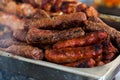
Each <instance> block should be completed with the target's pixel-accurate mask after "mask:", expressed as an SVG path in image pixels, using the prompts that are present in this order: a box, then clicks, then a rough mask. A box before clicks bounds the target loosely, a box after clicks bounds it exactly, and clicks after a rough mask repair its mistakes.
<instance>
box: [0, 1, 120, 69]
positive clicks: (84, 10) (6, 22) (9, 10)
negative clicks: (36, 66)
mask: <svg viewBox="0 0 120 80" xmlns="http://www.w3.org/2000/svg"><path fill="white" fill-rule="evenodd" d="M41 1H42V2H41ZM69 1H73V2H69ZM58 2H59V3H61V5H60V4H59V5H58ZM43 3H44V4H43ZM63 3H64V5H63ZM68 3H69V4H75V5H76V6H74V7H75V9H76V11H75V12H70V13H69V14H68V13H67V12H64V11H65V10H63V8H62V10H63V11H62V10H61V8H60V7H64V6H68V5H65V4H68ZM0 4H1V6H0V50H2V51H6V52H9V53H11V54H14V55H19V56H23V57H26V58H31V59H36V60H45V61H49V62H53V63H56V64H60V65H64V66H69V67H82V68H86V67H95V66H101V65H104V64H106V63H109V62H111V61H112V60H114V59H115V58H116V57H117V56H118V55H119V54H118V53H119V49H120V45H119V44H120V33H119V31H117V30H115V29H114V28H112V27H110V26H108V25H106V24H105V23H104V22H103V21H102V20H101V19H100V18H99V16H98V12H97V11H96V10H95V9H94V8H93V7H88V6H86V4H84V3H79V4H78V2H77V1H76V0H29V1H28V0H1V1H0ZM47 5H49V6H50V5H51V6H50V7H49V6H47ZM62 5H63V6H62ZM13 6H14V7H15V8H14V9H13ZM43 6H44V7H43ZM45 6H47V7H48V8H51V9H50V10H48V9H45V8H47V7H45ZM53 6H54V9H53V8H52V7H53ZM59 6H60V7H59ZM52 9H53V10H54V11H55V12H59V11H62V12H64V13H63V14H62V15H55V16H51V12H52ZM65 9H67V8H65Z"/></svg>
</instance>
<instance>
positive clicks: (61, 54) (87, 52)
mask: <svg viewBox="0 0 120 80" xmlns="http://www.w3.org/2000/svg"><path fill="white" fill-rule="evenodd" d="M101 54H102V45H99V44H96V45H94V46H88V47H77V48H63V49H51V50H46V51H45V58H46V59H47V60H48V61H50V62H54V63H68V62H75V61H79V60H81V59H87V58H94V57H97V56H99V55H101Z"/></svg>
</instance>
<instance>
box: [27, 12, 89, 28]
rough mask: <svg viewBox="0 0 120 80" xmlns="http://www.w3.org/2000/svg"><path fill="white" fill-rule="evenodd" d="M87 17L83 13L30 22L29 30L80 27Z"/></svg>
mask: <svg viewBox="0 0 120 80" xmlns="http://www.w3.org/2000/svg"><path fill="white" fill-rule="evenodd" d="M86 19H87V18H86V15H85V14H84V13H82V12H77V13H71V14H69V15H68V14H66V15H61V16H57V17H54V18H52V19H49V18H47V19H42V20H35V21H33V22H31V23H29V22H28V24H26V25H28V26H29V28H32V27H36V28H39V29H66V28H70V27H76V25H78V26H80V24H81V23H82V22H83V21H85V20H86Z"/></svg>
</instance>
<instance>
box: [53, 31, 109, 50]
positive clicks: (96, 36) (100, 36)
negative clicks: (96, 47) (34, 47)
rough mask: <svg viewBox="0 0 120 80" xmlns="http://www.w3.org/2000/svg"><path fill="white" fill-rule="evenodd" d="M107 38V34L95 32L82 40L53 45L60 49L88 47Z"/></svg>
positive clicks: (60, 42)
mask: <svg viewBox="0 0 120 80" xmlns="http://www.w3.org/2000/svg"><path fill="white" fill-rule="evenodd" d="M105 38H107V33H105V32H101V31H99V32H93V33H91V34H88V35H86V36H84V37H81V38H75V39H70V40H65V41H59V42H57V43H56V44H54V45H53V48H57V49H60V48H66V47H75V46H80V47H81V46H88V45H91V44H95V43H98V42H100V41H103V40H104V39H105Z"/></svg>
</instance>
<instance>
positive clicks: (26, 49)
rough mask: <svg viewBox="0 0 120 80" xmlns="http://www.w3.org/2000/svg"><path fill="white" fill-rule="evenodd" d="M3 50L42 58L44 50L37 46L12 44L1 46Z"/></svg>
mask: <svg viewBox="0 0 120 80" xmlns="http://www.w3.org/2000/svg"><path fill="white" fill-rule="evenodd" d="M1 50H2V51H6V52H9V53H11V54H15V55H19V56H23V57H27V58H32V59H37V60H41V59H43V56H44V55H43V52H42V50H41V49H38V48H37V47H32V46H29V45H12V46H10V47H8V48H1Z"/></svg>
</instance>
